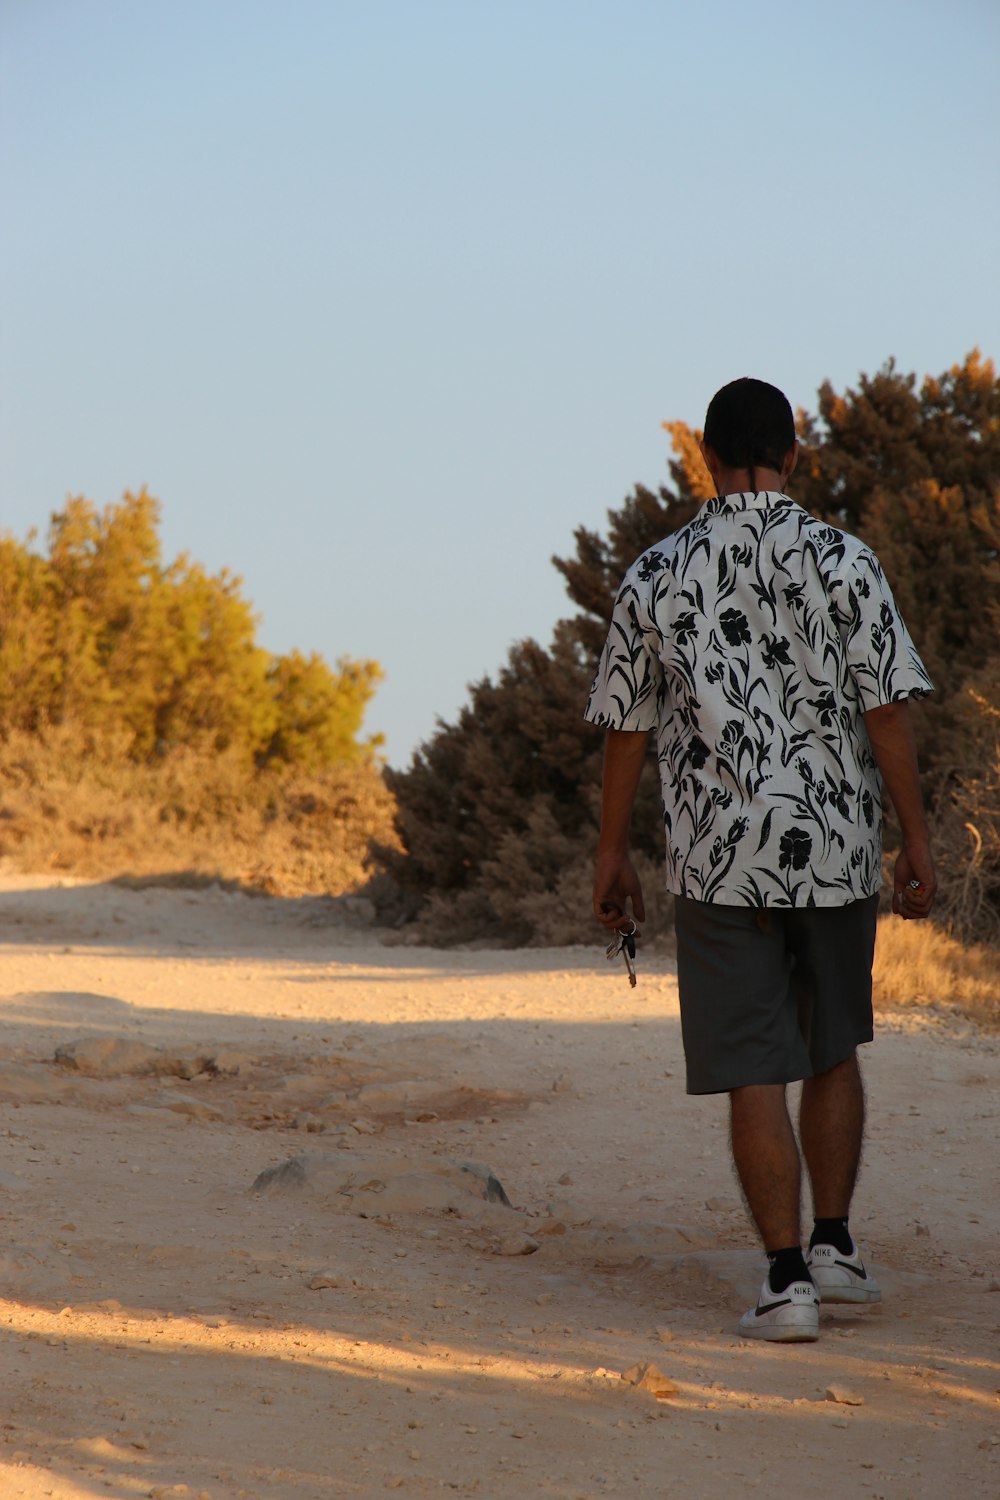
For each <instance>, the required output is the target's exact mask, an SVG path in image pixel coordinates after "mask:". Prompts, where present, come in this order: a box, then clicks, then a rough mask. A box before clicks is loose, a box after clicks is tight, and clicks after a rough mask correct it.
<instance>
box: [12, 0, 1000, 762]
mask: <svg viewBox="0 0 1000 1500" xmlns="http://www.w3.org/2000/svg"><path fill="white" fill-rule="evenodd" d="M998 76H1000V6H998V5H997V4H996V3H995V0H951V3H949V4H947V5H945V4H942V3H941V0H934V3H929V0H865V3H857V0H847V3H842V4H839V5H836V6H826V5H810V4H803V3H801V0H799V3H785V0H770V3H769V0H758V3H757V4H754V5H749V4H746V3H745V0H700V3H697V4H696V3H692V0H683V3H675V0H577V3H573V0H507V3H505V4H503V5H497V4H495V3H487V0H365V3H358V0H353V3H350V4H348V3H341V0H326V3H321V0H143V3H139V4H137V3H135V0H0V213H2V224H0V318H2V321H0V529H6V530H9V531H11V532H13V533H14V534H15V535H16V536H18V537H21V538H23V537H24V536H25V535H26V533H27V531H28V529H29V528H31V527H36V528H38V530H39V532H40V533H41V534H42V535H44V533H45V530H46V527H47V524H48V518H49V515H50V514H51V512H52V511H54V510H57V509H59V508H60V507H61V506H62V505H63V503H64V502H65V499H66V497H67V495H70V494H74V495H75V494H82V495H85V496H86V497H87V498H88V499H91V500H93V501H94V502H95V503H97V504H98V505H101V506H103V505H104V504H106V503H107V502H109V501H113V500H117V499H119V498H120V497H121V495H122V493H123V491H124V490H126V489H138V488H139V487H140V486H142V485H143V484H145V485H146V486H148V488H149V490H150V491H151V492H152V493H153V494H154V495H156V496H157V497H158V498H159V499H160V501H161V502H162V505H163V526H162V536H163V542H164V549H165V553H166V556H167V557H168V558H172V557H173V556H174V555H176V554H177V553H178V552H180V551H187V552H189V553H190V554H191V555H192V556H193V557H195V558H197V559H198V560H199V561H200V562H202V563H203V564H205V566H206V567H208V568H209V569H210V570H211V571H213V572H214V571H217V570H218V569H220V568H222V567H228V568H229V569H230V570H232V571H234V572H236V573H239V574H240V575H242V577H243V580H244V593H245V595H246V597H248V598H249V599H250V600H252V601H253V603H254V605H255V607H256V609H257V611H258V612H259V614H260V616H261V624H260V628H259V632H258V637H259V640H260V642H261V644H262V645H264V646H265V647H267V648H268V649H269V650H271V651H274V652H284V651H287V650H289V649H291V648H292V647H298V648H299V649H300V650H303V651H306V652H308V651H318V652H320V653H321V654H322V655H323V656H325V657H326V658H327V660H328V661H330V662H331V663H332V662H333V661H334V660H335V659H336V658H337V657H338V656H339V655H341V654H347V655H349V656H352V657H374V658H375V659H376V660H378V661H379V662H380V663H381V664H382V667H383V669H384V671H385V674H386V681H385V682H384V684H383V685H382V686H381V688H380V689H379V691H378V694H377V696H376V699H375V701H374V703H373V705H372V707H371V709H370V710H369V714H368V718H367V721H366V729H367V730H369V731H376V730H378V731H381V732H383V733H384V734H385V735H386V738H387V753H388V758H389V760H390V762H391V763H392V764H394V765H400V766H402V765H405V764H406V763H407V762H408V760H409V756H410V754H411V752H412V750H413V749H414V747H415V746H416V745H417V744H418V743H419V742H420V741H422V740H424V739H426V738H428V737H429V736H430V735H431V734H432V733H433V732H434V728H435V721H436V719H437V718H438V717H441V718H443V719H446V720H450V719H452V718H454V716H455V715H456V713H457V712H458V710H459V709H460V708H461V706H462V704H463V703H464V702H465V701H466V700H467V685H468V684H469V683H470V682H473V681H475V680H478V679H479V678H480V677H482V676H484V675H486V674H489V675H494V674H495V673H496V672H497V670H498V669H499V668H500V667H502V665H503V663H504V661H505V659H506V656H507V652H508V649H509V647H510V646H511V644H512V643H513V642H514V641H516V640H518V639H521V638H523V637H526V636H534V637H535V638H536V639H538V640H540V641H541V642H542V643H543V644H547V643H548V641H549V638H550V633H551V628H552V625H553V624H554V622H555V621H556V620H557V619H558V618H559V617H560V616H562V615H565V614H568V613H571V612H572V606H571V605H570V603H569V601H568V600H567V598H566V596H565V594H564V592H563V588H562V581H561V579H560V577H559V575H558V574H557V573H556V571H555V569H554V568H553V567H552V565H551V563H550V557H551V555H552V554H553V553H559V554H562V555H567V554H570V553H571V552H572V550H573V537H572V533H573V529H574V527H576V526H577V525H579V524H581V523H582V524H586V525H588V526H590V527H596V528H598V529H600V528H602V527H603V525H604V521H605V515H606V512H607V510H608V508H609V507H615V506H618V505H620V503H621V502H622V500H623V499H624V498H625V496H626V495H627V494H628V493H629V492H630V491H631V489H632V487H633V485H634V484H635V483H637V482H641V483H643V484H646V485H649V486H650V487H655V486H656V485H658V484H659V483H660V482H661V481H662V480H664V479H665V477H666V463H667V459H668V457H669V444H668V439H667V437H666V435H665V434H664V433H663V432H662V431H661V429H660V422H661V421H662V420H664V419H674V418H682V419H684V420H686V421H689V422H691V423H693V424H696V425H700V423H701V420H702V417H703V415H704V410H705V406H706V404H707V402H708V399H709V397H710V396H711V395H712V393H713V391H714V390H715V389H716V388H717V387H718V386H719V385H721V384H723V383H724V382H725V381H727V380H729V379H732V378H733V377H735V376H737V375H745V374H753V375H758V376H761V377H762V378H764V379H767V380H771V381H774V382H775V383H776V384H778V385H780V386H782V388H783V389H784V390H785V391H786V392H787V394H788V396H789V398H790V399H791V401H792V403H793V405H805V406H809V407H814V405H815V394H816V390H817V387H818V386H819V384H820V383H821V381H822V380H824V379H825V378H829V379H831V380H832V381H833V383H834V384H835V385H836V386H838V387H840V388H842V387H843V386H845V385H852V384H855V383H856V381H857V378H858V375H859V373H860V372H862V371H864V372H867V373H874V371H875V370H877V369H878V368H879V366H881V365H882V364H883V363H884V362H885V360H886V359H887V358H889V357H890V356H895V358H896V360H897V363H898V365H899V366H900V367H901V368H902V369H904V370H916V371H917V373H918V374H919V375H923V374H925V373H933V374H938V373H940V372H941V371H942V370H944V369H947V368H948V367H949V366H950V365H952V364H954V363H955V362H957V361H959V360H961V359H962V358H963V357H964V355H965V354H966V353H967V352H968V351H969V350H970V349H971V348H972V347H973V346H974V345H978V346H979V347H980V348H981V349H982V351H983V353H984V354H986V355H988V356H990V357H992V358H994V359H1000V270H998V268H1000V89H998V87H997V77H998ZM792 488H793V489H794V486H793V487H792Z"/></svg>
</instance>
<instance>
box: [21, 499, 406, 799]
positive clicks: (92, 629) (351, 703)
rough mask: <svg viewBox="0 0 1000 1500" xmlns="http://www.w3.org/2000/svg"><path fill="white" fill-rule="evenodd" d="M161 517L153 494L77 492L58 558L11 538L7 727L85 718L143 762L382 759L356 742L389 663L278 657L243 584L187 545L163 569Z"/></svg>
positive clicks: (57, 539)
mask: <svg viewBox="0 0 1000 1500" xmlns="http://www.w3.org/2000/svg"><path fill="white" fill-rule="evenodd" d="M159 521H160V507H159V503H158V502H157V501H156V500H155V499H154V498H153V497H152V496H151V495H149V494H148V493H147V492H146V491H145V490H141V491H140V492H139V493H138V494H132V493H128V492H127V493H126V494H125V496H124V497H123V499H122V500H121V501H120V502H119V503H118V504H112V505H108V506H106V507H105V508H104V509H103V510H101V511H99V510H98V509H97V508H96V507H95V506H94V505H92V504H91V503H90V502H89V501H87V500H85V499H82V498H75V499H70V500H69V501H67V503H66V506H65V508H64V509H63V510H62V511H59V512H57V513H56V514H55V515H53V517H52V521H51V526H50V530H49V536H48V555H47V556H45V557H43V556H39V555H37V554H36V553H35V552H34V551H32V550H31V548H30V546H29V545H22V544H20V543H18V542H16V541H14V540H13V539H11V538H10V537H3V538H0V733H7V732H9V731H10V730H12V729H28V730H32V731H37V730H39V729H42V728H44V726H45V725H46V724H51V725H67V726H77V727H79V728H82V729H85V730H87V731H92V732H94V733H97V734H106V735H115V736H124V737H125V738H126V740H127V742H128V744H129V746H130V753H131V755H132V756H133V758H135V759H137V760H142V759H148V758H150V757H157V756H162V755H164V754H165V753H168V752H169V751H171V750H173V749H175V748H176V747H178V746H185V747H188V748H195V749H203V750H207V751H212V752H223V751H229V752H233V753H235V754H237V755H241V756H242V757H243V758H244V759H245V761H246V764H247V766H248V768H251V767H252V766H254V765H256V764H263V763H265V762H266V763H269V764H274V765H282V764H284V765H296V766H299V767H301V768H303V769H310V770H319V769H322V768H325V767H328V766H339V765H346V764H349V763H350V762H353V761H356V760H359V759H364V758H371V756H372V754H373V751H374V749H375V747H376V746H377V743H378V741H377V739H369V740H368V741H367V742H365V743H360V742H359V739H358V736H359V734H360V732H361V727H362V721H363V718H364V712H365V709H366V707H367V705H368V702H369V701H370V698H371V695H372V693H373V691H374V688H375V685H376V683H377V682H378V681H379V680H380V677H381V670H380V668H379V666H378V664H377V663H376V662H371V661H364V662H352V661H350V660H348V659H347V658H343V659H342V660H340V661H339V662H338V663H337V669H336V671H335V672H332V671H331V670H330V668H329V667H327V665H326V664H325V662H324V661H323V660H322V659H321V658H320V657H319V656H316V655H313V656H310V657H304V656H302V655H301V654H299V653H298V652H292V653H291V654H290V655H289V656H287V657H277V658H275V657H272V656H271V655H270V654H269V653H268V652H267V651H265V650H264V649H263V648H262V647H261V646H259V645H258V644H257V640H256V631H257V623H258V622H257V618H256V616H255V615H254V612H253V609H252V606H251V605H250V604H249V603H248V602H247V600H246V599H244V597H243V595H242V581H241V580H240V579H239V578H237V577H235V576H234V575H232V574H230V573H229V572H228V571H226V570H225V569H223V570H222V571H221V572H220V573H218V574H217V575H214V576H211V575H209V574H208V573H206V572H205V570H204V569H203V568H202V567H201V566H200V565H199V564H197V563H194V562H192V561H191V560H190V559H189V558H188V557H187V555H186V554H185V555H182V556H180V557H178V558H177V559H176V560H175V561H174V562H172V563H171V564H170V565H169V566H164V564H163V561H162V556H161V547H160V538H159ZM29 540H30V539H29Z"/></svg>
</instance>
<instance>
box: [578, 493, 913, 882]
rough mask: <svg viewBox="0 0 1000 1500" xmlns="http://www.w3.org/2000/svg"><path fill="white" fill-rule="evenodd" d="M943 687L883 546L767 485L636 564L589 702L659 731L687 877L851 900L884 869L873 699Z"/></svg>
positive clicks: (615, 724) (675, 840)
mask: <svg viewBox="0 0 1000 1500" xmlns="http://www.w3.org/2000/svg"><path fill="white" fill-rule="evenodd" d="M930 691H931V682H930V678H929V677H928V676H927V673H926V671H925V670H924V667H923V664H922V662H921V661H920V658H919V657H918V656H917V653H916V650H915V649H914V646H913V642H912V641H911V639H910V637H909V635H908V633H907V630H906V627H905V625H904V624H903V621H902V619H901V618H900V616H899V614H898V612H897V610H896V606H895V604H894V603H893V599H892V595H891V593H890V591H889V587H888V584H887V583H886V581H885V578H884V577H883V574H882V569H881V568H880V566H879V563H878V559H877V558H876V557H875V556H874V554H873V553H872V552H870V551H869V550H868V548H867V547H865V546H864V544H863V543H862V542H860V541H859V540H858V539H857V537H853V536H850V535H849V534H848V533H847V532H844V531H840V530H838V529H837V528H836V527H834V526H828V525H826V524H824V523H823V522H820V521H818V520H816V519H815V517H813V516H811V515H809V513H808V512H807V511H805V510H803V509H802V507H801V506H799V505H796V504H795V502H794V501H793V500H790V499H789V498H788V496H787V495H782V494H779V493H776V492H762V493H758V494H738V495H724V496H716V498H715V499H714V500H708V501H706V503H705V504H704V505H703V506H702V508H701V510H700V511H699V512H698V514H697V515H696V516H695V517H694V519H693V520H692V521H690V522H689V523H688V524H687V525H686V526H683V527H681V528H680V530H679V531H677V532H675V533H674V534H673V535H672V536H669V537H667V538H665V540H664V541H662V542H659V543H657V545H656V546H655V547H650V548H649V550H648V551H646V552H644V553H643V555H642V556H641V557H640V558H639V559H638V560H637V561H636V562H635V563H634V564H633V565H632V567H631V568H630V569H629V571H628V573H627V574H626V575H625V580H624V582H623V584H622V586H621V589H620V591H619V594H618V598H617V600H616V603H615V609H614V615H613V617H612V622H611V629H610V631H609V634H608V639H607V643H606V644H605V647H604V652H603V654H602V656H601V661H600V665H599V667H598V670H597V676H596V678H595V679H594V685H593V687H592V689H591V693H590V698H589V701H588V703H587V709H586V717H587V718H588V719H589V720H591V722H593V723H594V724H597V725H600V726H603V727H604V728H608V729H632V730H646V729H654V728H655V730H656V732H657V755H658V759H659V768H660V784H661V787H662V790H663V805H664V821H665V824H666V835H667V888H668V889H669V890H671V891H674V892H677V893H679V894H681V895H685V896H690V897H693V898H694V899H695V900H698V901H710V902H718V903H720V904H723V905H730V906H739V905H744V904H746V905H748V906H803V905H815V906H842V905H846V904H847V903H848V902H849V901H855V900H857V899H859V898H860V897H862V896H868V895H872V894H874V892H876V891H877V890H878V889H879V886H880V884H881V879H882V874H881V863H882V809H881V801H880V778H879V774H878V770H877V767H876V765H875V761H874V759H873V756H872V752H871V746H870V744H869V740H868V734H867V731H866V729H865V725H864V720H863V717H862V715H863V714H864V713H865V712H866V711H867V710H868V709H870V708H875V707H877V706H878V705H880V704H884V703H891V702H896V701H898V700H899V699H904V698H917V697H923V696H924V695H925V694H927V693H928V692H930Z"/></svg>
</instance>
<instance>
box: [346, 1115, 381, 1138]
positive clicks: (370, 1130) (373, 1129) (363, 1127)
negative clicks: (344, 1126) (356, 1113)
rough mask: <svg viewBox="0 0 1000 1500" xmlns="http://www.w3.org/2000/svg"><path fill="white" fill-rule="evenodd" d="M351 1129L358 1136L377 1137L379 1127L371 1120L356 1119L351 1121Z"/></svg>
mask: <svg viewBox="0 0 1000 1500" xmlns="http://www.w3.org/2000/svg"><path fill="white" fill-rule="evenodd" d="M351 1129H352V1130H354V1131H356V1132H357V1134H358V1135H378V1131H379V1127H378V1126H377V1125H376V1124H375V1123H374V1121H372V1120H363V1119H357V1120H352V1121H351Z"/></svg>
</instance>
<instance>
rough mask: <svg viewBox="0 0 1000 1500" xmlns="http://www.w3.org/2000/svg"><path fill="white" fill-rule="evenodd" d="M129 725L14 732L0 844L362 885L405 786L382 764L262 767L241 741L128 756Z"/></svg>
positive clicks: (69, 861)
mask: <svg viewBox="0 0 1000 1500" xmlns="http://www.w3.org/2000/svg"><path fill="white" fill-rule="evenodd" d="M126 748H127V747H126V746H125V745H124V744H123V743H122V742H121V738H120V737H116V736H114V735H107V736H101V737H96V736H94V735H90V734H85V733H83V732H81V731H79V730H74V729H70V728H65V727H63V728H56V729H52V730H50V731H48V732H47V733H46V734H45V735H43V736H42V735H37V736H36V735H29V734H26V733H18V732H15V733H13V734H11V735H10V736H9V737H8V739H7V741H6V743H5V746H4V754H3V757H2V763H0V856H6V857H8V858H10V859H12V860H13V861H14V862H15V863H16V864H18V865H20V866H21V867H22V868H24V869H31V870H34V871H44V870H53V871H56V870H57V871H64V872H65V871H72V872H73V873H74V874H77V875H82V876H93V877H97V878H105V879H113V878H121V877H133V878H142V879H144V881H145V882H146V883H149V882H150V880H153V879H160V878H163V879H169V880H172V881H176V880H177V879H178V878H183V879H184V880H186V881H187V882H189V883H193V884H198V883H199V882H202V881H204V880H206V879H210V880H223V881H230V882H238V883H239V884H241V885H242V886H244V887H246V888H248V889H252V890H259V891H267V892H270V893H274V894H282V895H300V894H306V893H311V892H324V893H327V894H331V895H337V894H340V893H342V892H344V891H348V890H353V889H356V888H357V887H358V886H359V885H361V884H362V883H363V882H364V880H365V878H366V876H367V874H368V870H369V849H370V846H371V844H372V843H373V841H376V840H377V841H378V842H379V843H380V844H383V845H391V844H392V842H393V840H394V838H395V834H394V831H393V817H394V811H395V806H394V802H393V799H392V797H391V795H390V794H389V792H388V791H387V790H386V788H385V785H384V784H383V781H382V778H381V775H380V773H379V771H378V770H377V768H375V767H374V766H372V765H370V764H367V763H361V764H357V765H352V766H344V767H337V768H332V769H330V770H327V771H322V772H313V773H304V772H292V771H285V772H284V773H281V772H279V771H276V770H274V769H271V770H263V771H255V770H253V769H252V768H251V767H250V766H248V764H247V760H246V757H245V756H244V755H241V754H240V753H239V752H237V751H235V750H234V751H231V752H222V753H207V752H201V753H199V752H198V751H195V750H191V749H177V750H174V751H171V752H170V753H169V754H168V755H166V756H164V757H163V758H162V759H160V760H158V761H155V762H153V763H146V764H137V763H136V762H134V761H131V760H129V759H128V757H127V754H126V753H125V750H126Z"/></svg>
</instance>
